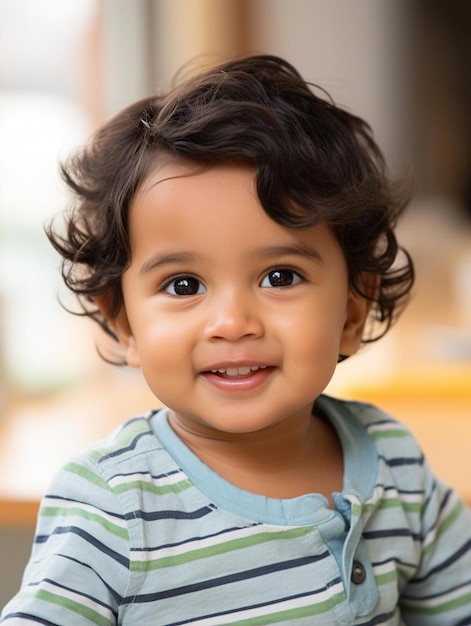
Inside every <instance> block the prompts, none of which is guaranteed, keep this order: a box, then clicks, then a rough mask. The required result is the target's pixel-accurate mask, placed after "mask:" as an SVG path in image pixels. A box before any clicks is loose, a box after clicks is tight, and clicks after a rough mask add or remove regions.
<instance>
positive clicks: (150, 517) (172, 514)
mask: <svg viewBox="0 0 471 626" xmlns="http://www.w3.org/2000/svg"><path fill="white" fill-rule="evenodd" d="M213 510H214V509H213V508H211V507H209V506H205V507H202V508H201V509H197V510H196V511H191V512H189V513H187V512H186V511H171V510H169V511H139V510H138V511H130V512H129V513H126V515H125V516H124V519H125V520H133V519H136V518H140V519H143V520H145V521H146V522H155V521H157V520H164V519H175V520H177V519H186V520H190V519H200V518H202V517H205V515H209V514H210V513H212V512H213Z"/></svg>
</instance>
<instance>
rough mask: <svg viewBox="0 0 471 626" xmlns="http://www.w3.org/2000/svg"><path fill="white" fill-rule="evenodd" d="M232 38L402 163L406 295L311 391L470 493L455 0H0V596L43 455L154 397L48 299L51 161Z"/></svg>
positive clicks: (466, 77)
mask: <svg viewBox="0 0 471 626" xmlns="http://www.w3.org/2000/svg"><path fill="white" fill-rule="evenodd" d="M249 53H271V54H279V55H281V56H284V57H285V58H286V59H287V60H288V61H290V62H291V63H293V64H294V65H295V66H296V67H297V68H298V69H299V70H300V71H301V73H302V74H303V75H304V77H305V78H306V79H308V80H310V81H312V82H315V83H318V84H320V85H322V86H323V87H324V88H326V89H327V90H328V91H329V92H330V93H331V95H332V96H333V98H334V100H335V101H336V102H337V103H338V104H340V105H342V106H344V107H346V108H348V109H349V110H351V111H352V112H354V113H356V114H358V115H360V116H362V117H364V118H365V119H367V120H368V121H369V122H370V124H371V125H372V127H373V130H374V132H375V135H376V138H377V141H378V143H379V144H380V146H381V148H382V149H383V151H384V153H385V155H386V157H387V159H388V161H389V163H390V167H391V170H392V172H394V173H396V174H399V175H400V174H403V173H406V174H410V173H413V175H414V178H415V195H414V199H413V201H412V203H411V206H410V208H409V211H408V213H407V215H406V216H405V218H404V220H403V222H402V223H401V225H400V229H399V235H400V239H401V241H402V243H403V244H404V245H405V246H406V247H408V248H409V250H410V251H411V253H412V255H413V256H414V258H415V261H416V265H417V284H416V288H415V291H414V298H413V300H412V302H411V305H410V306H409V308H408V309H407V311H406V312H405V313H404V315H403V318H402V320H401V321H400V322H399V325H398V326H397V327H396V328H395V329H394V330H392V331H391V333H390V334H389V335H388V336H387V337H386V338H385V339H383V340H381V341H380V342H379V343H378V344H376V345H372V346H370V347H367V348H365V349H364V350H362V352H361V354H360V355H358V356H357V357H355V358H354V359H352V360H351V361H348V362H346V363H344V364H342V365H341V366H340V367H339V368H338V371H337V374H336V376H335V378H334V380H333V381H332V383H331V385H330V387H329V390H328V391H329V392H331V393H333V394H337V395H341V396H349V397H354V398H363V399H366V400H371V401H373V402H376V403H378V404H380V405H381V406H382V407H384V408H386V409H387V410H390V411H391V412H393V413H394V414H395V415H396V416H397V417H398V418H400V419H402V420H403V421H405V422H406V423H407V424H408V425H409V426H410V427H411V428H412V430H413V431H414V432H415V433H416V434H417V436H418V438H419V439H420V441H421V442H422V445H423V447H424V450H425V452H426V453H427V454H428V456H429V458H430V461H431V463H432V466H433V467H434V469H435V471H436V472H437V474H439V475H440V476H442V477H443V478H444V479H445V480H447V481H448V482H449V483H451V484H452V485H453V486H454V487H455V488H456V489H457V490H458V491H459V492H460V493H461V494H462V495H463V497H464V498H465V499H466V500H467V501H468V502H471V485H470V484H469V481H468V478H467V477H468V476H469V475H470V470H471V462H470V456H471V455H470V454H469V452H470V450H471V445H470V442H471V419H470V408H471V4H470V3H469V2H468V1H467V0H448V1H447V2H443V1H440V0H414V1H413V2H407V1H406V0H355V1H352V0H133V1H132V2H129V1H128V0H67V1H66V2H64V0H42V1H41V2H37V0H0V606H3V604H4V602H3V601H5V600H6V599H7V598H8V597H9V596H10V595H11V594H12V593H13V592H14V591H15V590H16V587H17V585H18V582H19V577H20V572H21V570H22V569H23V566H24V563H25V561H26V559H27V556H28V554H29V551H30V543H31V537H32V533H33V528H34V519H35V514H36V509H37V503H38V500H39V498H40V496H41V494H42V493H43V492H44V490H45V489H46V487H47V484H48V482H49V480H50V479H51V477H52V475H53V474H54V472H55V471H56V470H57V468H58V467H59V466H60V465H61V464H62V463H63V462H64V461H66V460H67V459H68V458H69V457H70V456H71V455H72V454H74V453H75V452H77V451H78V450H80V449H81V448H83V447H84V445H86V444H87V443H89V442H90V441H93V440H95V439H96V438H98V437H101V436H103V435H104V434H105V433H107V432H108V431H109V430H110V429H111V428H114V427H115V426H117V425H118V424H119V423H120V422H122V421H123V420H125V419H127V418H128V417H130V416H132V415H134V414H136V413H138V412H140V411H143V410H146V409H147V408H150V407H152V406H155V405H156V400H155V399H154V398H152V397H151V395H150V393H149V392H148V391H147V389H146V388H145V385H144V384H143V381H142V380H141V378H140V375H139V373H138V372H135V371H128V370H126V369H123V368H115V367H112V366H110V365H107V364H105V363H103V362H102V361H101V360H100V358H99V357H98V356H97V353H96V348H95V346H96V343H97V342H99V341H100V338H99V336H98V335H97V334H96V331H95V330H94V329H93V327H92V325H91V323H90V322H89V321H88V320H83V319H81V318H79V317H76V316H72V315H70V314H69V313H67V312H65V311H64V310H63V308H62V307H61V306H60V305H59V299H61V300H62V301H64V302H65V303H66V304H71V305H72V306H73V302H71V301H70V297H68V295H67V294H66V293H64V291H63V288H62V286H61V282H60V278H59V271H58V267H59V259H58V258H57V256H56V255H55V253H54V252H53V250H52V249H51V247H50V245H49V244H48V242H47V240H46V237H45V235H44V232H43V227H44V224H45V223H47V221H48V220H50V219H51V218H52V217H53V216H54V215H56V214H57V213H58V212H60V211H61V210H62V209H63V207H64V206H65V205H66V203H67V201H68V198H67V194H66V190H65V188H64V186H63V184H62V182H61V180H60V177H59V175H58V164H59V162H60V161H61V159H63V158H64V157H66V156H67V155H68V154H69V153H70V152H71V150H73V149H74V147H77V146H79V145H80V144H81V143H83V142H84V141H85V140H86V139H87V137H88V136H89V135H90V134H91V133H92V132H93V130H94V129H95V128H96V127H97V126H98V125H99V124H100V123H102V122H103V121H104V120H106V119H108V118H109V117H110V116H111V115H113V114H114V113H116V112H117V111H118V110H120V109H121V108H122V107H124V106H125V105H127V104H129V103H130V102H132V101H134V100H136V99H137V98H140V97H142V96H145V95H147V94H149V93H152V92H155V91H156V90H158V89H159V88H161V87H165V86H166V85H167V84H168V82H169V80H170V79H171V77H172V76H173V75H174V73H175V72H176V71H177V70H178V69H179V68H180V67H181V66H182V65H184V64H186V63H189V62H191V63H192V65H193V66H195V65H196V66H198V65H199V64H204V65H207V64H208V63H216V62H220V61H222V60H223V59H226V58H232V57H235V56H239V55H245V54H249ZM7 563H8V568H7ZM12 568H13V569H12Z"/></svg>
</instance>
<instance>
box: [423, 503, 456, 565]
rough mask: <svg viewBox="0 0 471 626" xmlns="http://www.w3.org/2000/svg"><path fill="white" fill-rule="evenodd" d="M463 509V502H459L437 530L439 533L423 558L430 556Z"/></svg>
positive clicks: (425, 550) (424, 552)
mask: <svg viewBox="0 0 471 626" xmlns="http://www.w3.org/2000/svg"><path fill="white" fill-rule="evenodd" d="M463 508H464V504H463V502H462V501H461V500H458V502H457V503H456V506H455V508H454V509H453V510H452V511H451V513H450V515H448V517H446V518H445V519H444V520H443V522H442V523H441V524H440V526H439V527H438V528H437V532H436V535H435V538H434V540H433V541H432V543H431V544H430V545H428V546H427V547H426V548H424V550H423V553H422V554H423V556H422V558H423V557H425V556H426V555H428V553H429V552H430V551H431V550H433V549H434V548H435V544H436V543H437V541H438V539H439V538H440V537H441V535H443V534H444V533H445V532H446V531H447V530H448V529H449V528H450V526H452V525H453V523H454V522H455V521H456V519H457V518H458V517H459V516H460V515H461V513H462V511H463Z"/></svg>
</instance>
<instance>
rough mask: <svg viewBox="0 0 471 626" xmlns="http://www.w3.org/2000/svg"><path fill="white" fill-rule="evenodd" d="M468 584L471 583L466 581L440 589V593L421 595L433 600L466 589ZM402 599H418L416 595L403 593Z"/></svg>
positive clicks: (423, 598) (425, 598)
mask: <svg viewBox="0 0 471 626" xmlns="http://www.w3.org/2000/svg"><path fill="white" fill-rule="evenodd" d="M412 582H414V583H415V582H417V581H416V580H413V581H412ZM468 584H469V583H468V582H465V583H462V584H459V585H456V586H455V587H450V588H449V589H446V590H445V591H443V590H442V591H440V593H434V594H430V595H427V596H423V595H421V596H420V599H421V600H433V599H435V598H441V597H442V596H444V595H447V594H448V593H452V592H453V591H459V590H460V589H464V588H465V587H467V586H468ZM401 600H414V601H415V600H417V597H416V596H410V595H407V594H403V595H402V596H401Z"/></svg>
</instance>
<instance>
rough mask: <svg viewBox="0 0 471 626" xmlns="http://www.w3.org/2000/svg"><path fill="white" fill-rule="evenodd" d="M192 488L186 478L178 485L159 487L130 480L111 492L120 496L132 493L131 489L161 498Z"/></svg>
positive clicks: (141, 481) (145, 482) (142, 481)
mask: <svg viewBox="0 0 471 626" xmlns="http://www.w3.org/2000/svg"><path fill="white" fill-rule="evenodd" d="M192 486H193V484H192V483H191V481H189V480H188V479H187V478H185V479H184V480H181V481H180V482H178V483H173V484H171V485H161V486H160V487H159V486H158V485H154V484H153V483H149V482H147V481H144V480H132V481H130V482H128V483H122V484H120V485H116V487H114V488H113V491H114V492H115V493H116V494H120V493H124V492H126V491H132V490H133V489H137V490H139V491H148V492H149V493H153V494H156V495H159V496H162V495H165V494H167V493H178V492H180V491H185V490H186V489H190V487H192Z"/></svg>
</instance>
